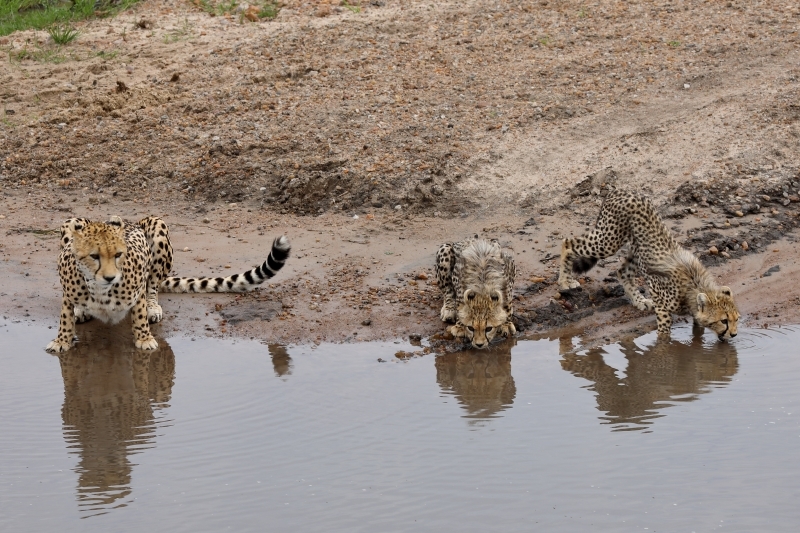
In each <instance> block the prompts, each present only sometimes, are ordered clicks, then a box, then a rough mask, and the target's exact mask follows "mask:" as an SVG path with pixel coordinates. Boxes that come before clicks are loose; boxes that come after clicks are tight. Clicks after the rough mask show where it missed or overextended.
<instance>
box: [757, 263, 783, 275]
mask: <svg viewBox="0 0 800 533" xmlns="http://www.w3.org/2000/svg"><path fill="white" fill-rule="evenodd" d="M780 271H781V267H780V265H775V266H774V267H772V268H770V269H768V270H767V271H766V272H764V273H763V274H761V277H762V278H767V277H769V276H771V275H772V274H774V273H775V272H780Z"/></svg>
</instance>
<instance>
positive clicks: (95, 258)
mask: <svg viewBox="0 0 800 533" xmlns="http://www.w3.org/2000/svg"><path fill="white" fill-rule="evenodd" d="M89 257H91V258H92V259H94V260H95V261H100V254H89Z"/></svg>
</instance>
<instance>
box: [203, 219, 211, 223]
mask: <svg viewBox="0 0 800 533" xmlns="http://www.w3.org/2000/svg"><path fill="white" fill-rule="evenodd" d="M209 222H211V221H210V220H209V219H207V218H204V219H203V224H208V223H209Z"/></svg>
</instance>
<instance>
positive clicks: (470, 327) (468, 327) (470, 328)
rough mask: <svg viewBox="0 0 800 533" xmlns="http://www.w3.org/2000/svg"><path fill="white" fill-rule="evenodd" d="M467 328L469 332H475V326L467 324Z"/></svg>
mask: <svg viewBox="0 0 800 533" xmlns="http://www.w3.org/2000/svg"><path fill="white" fill-rule="evenodd" d="M467 329H468V330H470V331H471V332H473V333H475V328H473V327H472V326H467Z"/></svg>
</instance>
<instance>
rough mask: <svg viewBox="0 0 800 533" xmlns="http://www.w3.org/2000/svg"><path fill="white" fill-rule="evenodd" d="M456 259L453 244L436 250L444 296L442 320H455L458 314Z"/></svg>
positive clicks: (437, 271)
mask: <svg viewBox="0 0 800 533" xmlns="http://www.w3.org/2000/svg"><path fill="white" fill-rule="evenodd" d="M454 259H455V258H454V254H453V246H452V245H450V244H443V245H441V246H440V247H439V250H438V251H437V252H436V280H437V282H438V283H439V289H440V290H441V291H442V295H443V296H444V305H442V310H441V311H440V312H439V316H440V317H441V319H442V322H455V320H456V316H457V315H458V304H457V301H456V290H455V287H454V286H453V266H454V265H455V260H454ZM454 327H455V326H454ZM454 335H455V334H454ZM456 336H457V335H456Z"/></svg>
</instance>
